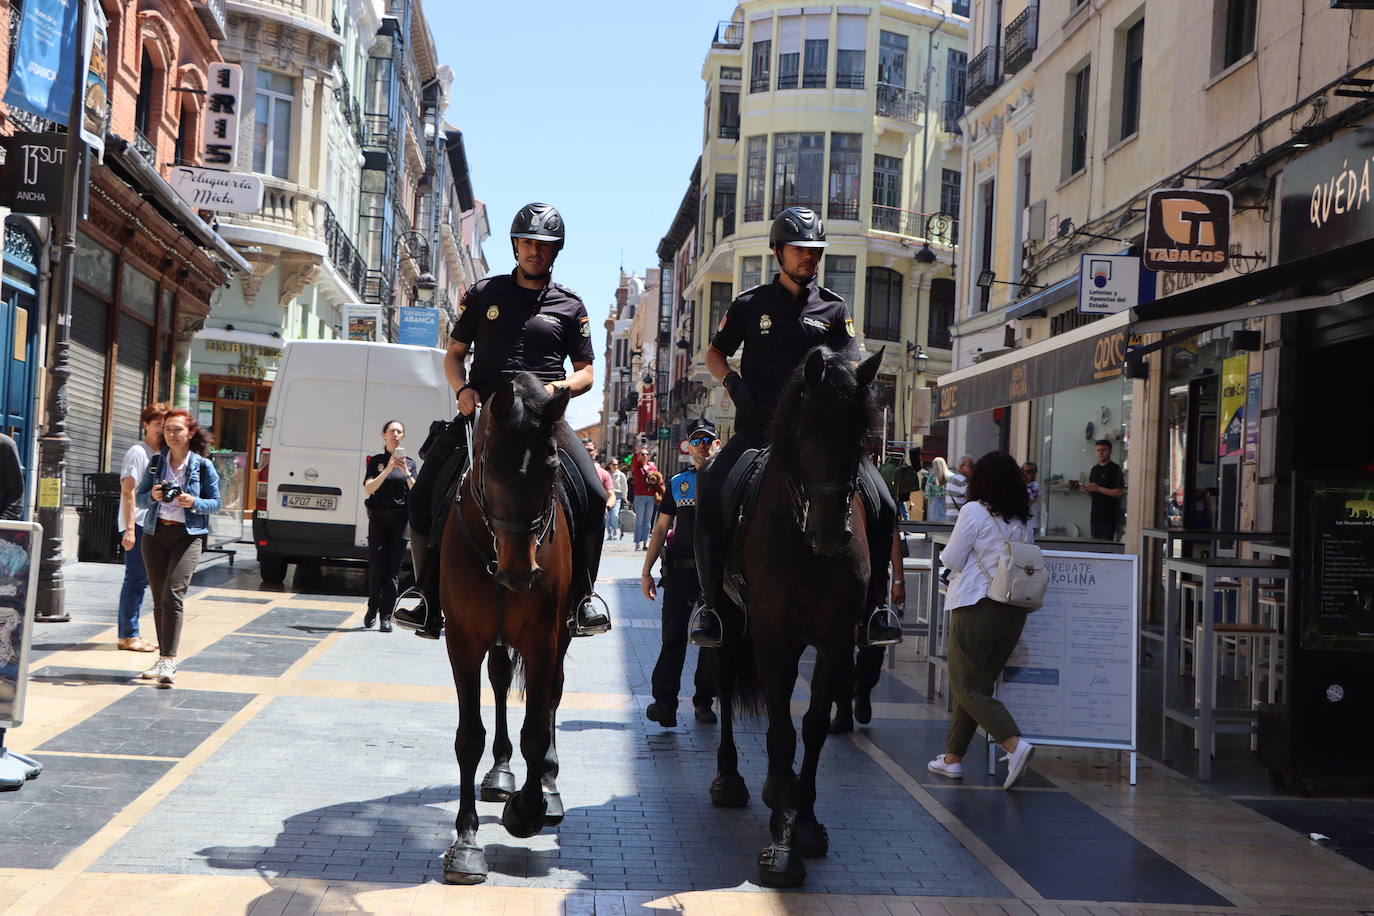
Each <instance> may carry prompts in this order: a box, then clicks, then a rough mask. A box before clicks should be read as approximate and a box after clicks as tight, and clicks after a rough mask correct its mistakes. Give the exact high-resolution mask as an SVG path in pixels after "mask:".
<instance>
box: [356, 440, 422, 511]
mask: <svg viewBox="0 0 1374 916" xmlns="http://www.w3.org/2000/svg"><path fill="white" fill-rule="evenodd" d="M389 461H391V453H390V452H378V453H377V454H375V455H373V456H372V457H371V458H369V459H367V470H366V471H365V472H364V473H363V483H367V482H368V481H369V480H371V479H372V478H374V477H376V476H377V475H378V474H380V473H382V468H384V467H386V466H387V462H389ZM406 468H408V469H409V471H410V474H411V476H412V477H413V476H415V459H414V458H407V459H406ZM409 495H410V487H408V486H406V475H404V474H402V473H401V472H400V471H398V470H396V469H395V468H392V470H391V473H390V474H387V475H386V480H383V481H382V483H381V486H379V487H377V489H376V490H375V491H374V492H373V493H372V495H371V496H369V497H368V498H367V500H366V501H365V502H364V505H365V506H367V508H369V509H371V510H372V511H373V512H385V511H388V510H395V509H404V508H405V507H406V498H407V497H408V496H409Z"/></svg>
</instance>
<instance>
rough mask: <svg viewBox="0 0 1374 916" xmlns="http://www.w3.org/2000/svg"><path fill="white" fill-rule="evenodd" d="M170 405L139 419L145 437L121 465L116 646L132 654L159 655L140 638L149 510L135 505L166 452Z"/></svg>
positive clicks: (157, 406) (149, 409)
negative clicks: (151, 467) (152, 465)
mask: <svg viewBox="0 0 1374 916" xmlns="http://www.w3.org/2000/svg"><path fill="white" fill-rule="evenodd" d="M166 415H167V405H166V404H163V403H157V404H150V405H148V406H147V407H145V408H143V413H141V414H139V417H138V420H139V423H140V424H141V426H140V428H141V430H142V432H143V438H142V439H140V440H139V441H137V442H135V443H134V444H133V445H131V446H129V449H128V451H126V452H125V453H124V460H123V461H122V462H121V463H120V465H119V530H120V543H121V544H122V545H123V547H124V584H123V586H122V587H121V588H120V590H119V617H118V629H117V632H118V639H117V640H116V642H115V645H116V646H118V647H119V648H121V649H125V650H128V651H130V652H156V651H157V644H156V643H151V642H149V641H148V640H146V639H144V638H143V637H142V636H141V635H139V626H138V617H139V613H140V612H141V611H142V610H143V593H144V592H145V591H147V589H148V571H147V570H146V569H145V568H144V566H143V523H144V520H145V519H146V517H147V513H148V510H147V509H140V508H139V507H138V506H136V505H134V490H135V489H136V488H137V487H138V482H139V481H140V480H142V479H143V474H144V472H145V471H147V470H148V462H149V460H151V459H152V457H153V456H154V455H156V454H157V453H158V452H159V451H161V450H162V418H163V417H164V416H166Z"/></svg>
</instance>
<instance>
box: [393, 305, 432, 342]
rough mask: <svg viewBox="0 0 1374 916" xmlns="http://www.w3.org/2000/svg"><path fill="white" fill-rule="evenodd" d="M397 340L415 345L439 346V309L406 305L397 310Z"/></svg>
mask: <svg viewBox="0 0 1374 916" xmlns="http://www.w3.org/2000/svg"><path fill="white" fill-rule="evenodd" d="M396 315H397V319H396V342H397V343H399V344H409V345H410V346H413V347H437V346H439V310H438V309H436V308H419V307H409V306H407V307H404V308H399V309H397V310H396Z"/></svg>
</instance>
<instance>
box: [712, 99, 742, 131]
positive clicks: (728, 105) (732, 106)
mask: <svg viewBox="0 0 1374 916" xmlns="http://www.w3.org/2000/svg"><path fill="white" fill-rule="evenodd" d="M718 121H719V123H718V124H717V127H716V130H717V136H720V137H724V138H725V139H727V140H738V139H739V93H738V92H721V94H720V116H719V119H718Z"/></svg>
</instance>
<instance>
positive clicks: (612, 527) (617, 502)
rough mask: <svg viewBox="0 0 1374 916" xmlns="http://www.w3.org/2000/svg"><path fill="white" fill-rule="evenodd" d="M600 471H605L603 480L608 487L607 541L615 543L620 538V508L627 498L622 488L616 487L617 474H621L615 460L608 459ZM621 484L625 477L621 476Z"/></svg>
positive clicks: (600, 466)
mask: <svg viewBox="0 0 1374 916" xmlns="http://www.w3.org/2000/svg"><path fill="white" fill-rule="evenodd" d="M598 470H604V471H605V472H606V476H605V477H603V478H602V479H601V482H602V484H603V485H604V486H605V487H606V493H607V501H606V540H608V541H613V540H616V539H617V538H619V537H620V507H621V506H622V505H624V500H625V497H624V495H623V494H622V493H621V489H620V487H617V486H616V474H617V473H619V471H618V469H617V467H616V463H615V459H613V458H611V459H607V461H606V463H605V464H604V465H599V466H598ZM620 482H621V483H622V484H623V483H624V482H625V475H624V474H620Z"/></svg>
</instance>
